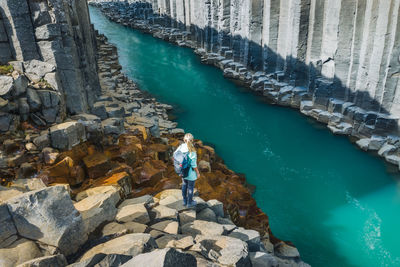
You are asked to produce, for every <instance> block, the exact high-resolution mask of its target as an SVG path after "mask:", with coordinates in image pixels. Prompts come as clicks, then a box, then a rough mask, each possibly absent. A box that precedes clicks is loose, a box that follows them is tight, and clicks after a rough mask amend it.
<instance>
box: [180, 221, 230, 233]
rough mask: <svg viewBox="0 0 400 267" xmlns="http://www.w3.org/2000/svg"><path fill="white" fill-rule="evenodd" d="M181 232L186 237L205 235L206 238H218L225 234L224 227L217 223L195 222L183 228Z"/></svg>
mask: <svg viewBox="0 0 400 267" xmlns="http://www.w3.org/2000/svg"><path fill="white" fill-rule="evenodd" d="M181 232H182V234H184V235H191V236H196V235H205V236H218V235H222V234H223V233H224V227H223V226H222V225H220V224H218V223H215V222H207V221H200V220H195V221H193V222H191V223H187V224H185V225H183V226H182V227H181Z"/></svg>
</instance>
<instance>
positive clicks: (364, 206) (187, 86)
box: [90, 7, 400, 267]
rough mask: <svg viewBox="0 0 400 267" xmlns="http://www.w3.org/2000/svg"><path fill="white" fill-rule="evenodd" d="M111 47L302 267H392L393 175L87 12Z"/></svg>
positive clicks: (399, 205)
mask: <svg viewBox="0 0 400 267" xmlns="http://www.w3.org/2000/svg"><path fill="white" fill-rule="evenodd" d="M90 14H91V20H92V23H93V24H94V25H95V28H96V29H97V30H99V32H100V33H104V34H105V35H106V36H107V37H108V38H109V41H110V42H111V43H113V44H115V45H116V46H117V48H118V52H119V59H120V63H121V65H122V66H123V71H124V72H125V73H126V74H127V75H128V76H129V77H130V78H131V79H133V80H134V81H135V82H137V83H138V84H139V86H140V88H141V89H143V90H146V91H148V92H150V93H151V94H153V95H154V96H155V97H157V98H158V99H159V100H160V101H161V102H164V103H169V104H172V105H173V106H174V107H175V115H176V116H177V122H178V123H179V127H181V128H184V129H185V130H186V131H187V132H192V133H193V134H194V136H195V138H199V139H202V140H206V141H207V142H210V143H212V144H214V145H215V148H216V151H217V153H218V154H219V155H220V156H222V158H223V159H224V160H225V162H226V164H227V165H228V167H229V168H231V169H233V170H234V171H236V172H240V173H245V174H246V177H247V180H248V182H249V183H251V184H253V185H255V186H256V191H255V193H254V197H255V199H256V201H257V203H258V205H259V206H260V207H261V209H262V210H263V211H264V212H265V213H267V214H268V216H269V218H270V224H271V229H272V232H273V233H274V234H275V235H276V236H277V237H278V238H280V239H282V240H290V241H292V242H293V243H294V244H295V245H296V246H297V247H298V249H299V251H300V254H301V255H302V259H303V260H304V261H306V262H308V263H310V264H311V265H312V266H364V267H365V266H400V245H399V243H398V239H400V183H399V181H400V178H399V175H398V174H397V173H396V168H394V167H391V166H388V165H386V164H385V163H384V161H383V160H381V159H379V158H377V157H375V156H373V155H369V154H367V153H365V152H362V151H360V150H359V149H357V148H356V146H355V145H354V144H352V143H351V142H350V141H349V140H348V139H347V138H346V137H338V136H334V135H332V134H331V133H330V132H329V130H328V129H327V128H326V127H325V126H322V125H319V124H317V123H314V122H313V121H312V120H310V119H308V118H307V117H305V116H303V115H302V114H301V113H300V112H299V111H298V110H293V109H290V108H284V107H278V106H273V105H269V104H267V103H265V102H264V101H263V99H261V98H260V97H257V96H255V95H254V94H252V93H250V92H248V91H247V90H246V89H244V88H241V87H239V86H237V85H235V84H234V83H233V82H231V81H229V80H227V79H225V78H224V77H223V75H222V71H220V70H219V69H217V68H215V67H212V66H206V65H203V64H201V63H200V60H199V58H198V56H196V55H195V54H194V53H193V51H192V50H191V49H188V48H181V47H178V46H175V45H172V44H169V43H167V42H164V41H162V40H158V39H155V38H153V37H152V36H151V35H146V34H142V33H140V32H138V31H136V30H133V29H130V28H126V27H124V26H121V25H118V24H116V23H113V22H110V21H109V20H107V19H106V17H104V16H103V15H102V14H101V12H100V10H98V9H96V8H92V7H91V8H90Z"/></svg>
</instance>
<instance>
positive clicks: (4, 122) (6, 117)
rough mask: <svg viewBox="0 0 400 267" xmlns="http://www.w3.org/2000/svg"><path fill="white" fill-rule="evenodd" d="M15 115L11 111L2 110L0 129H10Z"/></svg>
mask: <svg viewBox="0 0 400 267" xmlns="http://www.w3.org/2000/svg"><path fill="white" fill-rule="evenodd" d="M12 121H13V116H12V115H11V114H9V113H4V112H0V131H1V132H6V131H8V130H9V129H10V127H11V123H12Z"/></svg>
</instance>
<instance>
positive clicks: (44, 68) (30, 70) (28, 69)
mask: <svg viewBox="0 0 400 267" xmlns="http://www.w3.org/2000/svg"><path fill="white" fill-rule="evenodd" d="M24 68H25V73H26V76H27V77H28V78H29V80H31V81H32V82H39V81H40V79H42V78H44V76H45V75H46V74H47V73H50V72H53V71H55V70H56V67H55V66H54V65H52V64H50V63H47V62H44V61H39V60H36V59H34V60H30V61H26V62H24Z"/></svg>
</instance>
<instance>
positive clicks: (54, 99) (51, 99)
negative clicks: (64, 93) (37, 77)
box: [36, 90, 60, 108]
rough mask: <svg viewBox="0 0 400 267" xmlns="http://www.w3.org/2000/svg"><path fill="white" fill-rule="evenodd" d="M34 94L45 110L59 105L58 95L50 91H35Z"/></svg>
mask: <svg viewBox="0 0 400 267" xmlns="http://www.w3.org/2000/svg"><path fill="white" fill-rule="evenodd" d="M36 92H37V94H38V95H39V97H40V100H41V102H42V105H43V106H44V107H45V108H53V107H57V106H58V105H59V104H60V95H59V93H57V92H55V91H51V90H37V91H36Z"/></svg>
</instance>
